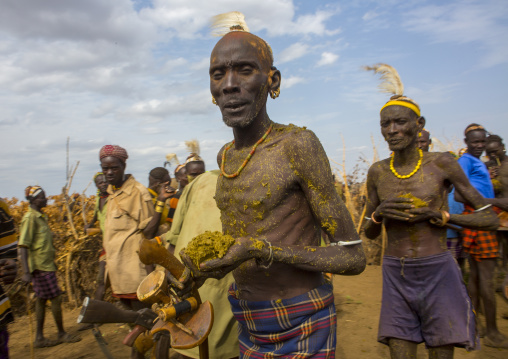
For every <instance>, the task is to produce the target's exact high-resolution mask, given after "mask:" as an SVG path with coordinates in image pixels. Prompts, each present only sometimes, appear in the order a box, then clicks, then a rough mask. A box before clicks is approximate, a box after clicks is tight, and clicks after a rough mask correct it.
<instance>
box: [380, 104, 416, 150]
mask: <svg viewBox="0 0 508 359" xmlns="http://www.w3.org/2000/svg"><path fill="white" fill-rule="evenodd" d="M422 121H423V122H424V121H425V120H423V117H419V118H418V117H417V116H416V114H415V113H414V112H413V111H412V110H410V109H409V108H406V107H403V106H388V107H385V108H384V109H383V111H381V133H382V134H383V137H384V138H385V140H386V142H388V147H389V148H390V150H392V151H399V150H402V149H404V148H406V147H408V146H409V145H410V144H411V143H413V142H414V141H415V140H416V136H417V134H418V132H419V131H420V130H421V128H422V127H423V125H425V123H421V122H422Z"/></svg>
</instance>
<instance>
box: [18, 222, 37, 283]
mask: <svg viewBox="0 0 508 359" xmlns="http://www.w3.org/2000/svg"><path fill="white" fill-rule="evenodd" d="M34 236H35V221H34V218H33V216H26V215H25V217H23V219H22V221H21V226H20V231H19V241H18V248H19V255H20V259H21V269H22V270H23V275H22V277H21V280H22V281H23V282H24V283H30V282H31V281H32V276H31V275H30V266H29V265H28V256H29V254H28V248H30V247H31V246H32V240H33V238H34Z"/></svg>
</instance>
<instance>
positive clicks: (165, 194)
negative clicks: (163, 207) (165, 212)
mask: <svg viewBox="0 0 508 359" xmlns="http://www.w3.org/2000/svg"><path fill="white" fill-rule="evenodd" d="M175 193H176V189H174V188H173V187H171V186H170V185H169V182H164V183H162V184H161V191H160V193H159V195H158V196H157V201H161V202H166V200H167V199H168V198H170V197H173V196H174V195H175Z"/></svg>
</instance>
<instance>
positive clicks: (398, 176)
mask: <svg viewBox="0 0 508 359" xmlns="http://www.w3.org/2000/svg"><path fill="white" fill-rule="evenodd" d="M418 153H419V154H420V159H419V160H418V163H417V164H416V167H415V169H414V170H413V172H411V173H410V174H407V175H399V174H398V172H397V171H396V170H395V167H393V158H394V157H395V156H392V158H391V159H390V169H391V170H392V173H393V174H394V175H395V177H397V178H400V179H406V178H409V177H411V176H412V175H414V174H415V173H416V172H418V170H419V169H420V167H421V166H422V159H423V151H422V150H421V149H420V148H419V149H418Z"/></svg>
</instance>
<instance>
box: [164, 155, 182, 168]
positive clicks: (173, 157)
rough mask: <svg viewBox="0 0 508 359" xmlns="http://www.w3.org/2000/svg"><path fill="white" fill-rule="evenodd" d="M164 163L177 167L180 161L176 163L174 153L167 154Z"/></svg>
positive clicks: (176, 159)
mask: <svg viewBox="0 0 508 359" xmlns="http://www.w3.org/2000/svg"><path fill="white" fill-rule="evenodd" d="M166 161H168V162H169V163H173V164H174V165H175V166H178V165H179V164H180V161H178V157H176V153H168V154H167V155H166Z"/></svg>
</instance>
